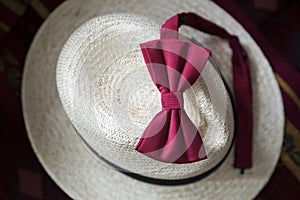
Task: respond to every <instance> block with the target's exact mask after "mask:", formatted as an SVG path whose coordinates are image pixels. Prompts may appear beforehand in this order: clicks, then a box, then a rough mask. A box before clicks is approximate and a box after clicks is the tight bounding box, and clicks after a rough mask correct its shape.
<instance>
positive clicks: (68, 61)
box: [22, 0, 284, 199]
mask: <svg viewBox="0 0 300 200" xmlns="http://www.w3.org/2000/svg"><path fill="white" fill-rule="evenodd" d="M183 7H184V10H185V11H186V10H188V11H193V12H196V13H199V14H200V15H202V16H205V17H206V18H208V19H210V20H211V21H214V22H215V23H217V24H219V25H221V26H223V27H226V29H227V30H228V31H229V32H231V33H235V34H237V35H238V36H239V38H240V40H241V41H242V43H243V45H244V46H245V47H246V50H247V52H248V54H249V57H250V59H251V67H252V68H251V70H252V71H251V76H252V88H253V108H254V138H253V167H252V168H251V169H250V170H247V171H246V173H245V174H244V175H241V174H240V173H239V171H238V170H237V169H235V168H233V152H232V151H231V144H232V140H233V126H234V120H233V111H232V107H231V102H230V99H229V96H228V93H227V91H226V88H225V86H224V84H223V82H222V79H221V77H220V76H219V74H218V72H217V71H216V70H215V69H214V68H213V67H211V64H212V63H211V62H208V63H207V64H206V66H205V67H204V68H203V71H202V72H201V77H199V79H198V80H197V81H196V83H195V84H194V85H193V86H192V87H191V88H190V89H189V90H187V91H186V92H185V94H184V104H185V105H184V109H185V110H186V112H187V114H188V115H189V117H190V119H191V120H192V122H193V123H194V124H195V126H196V127H197V128H198V130H199V132H200V133H201V136H202V139H203V142H204V144H205V149H206V152H207V157H208V158H207V159H206V160H202V161H198V162H193V163H187V164H173V163H163V162H160V161H157V160H155V159H152V158H149V157H147V156H144V155H143V154H141V153H139V152H137V151H135V149H134V148H135V146H136V144H137V142H138V139H139V138H140V136H141V134H142V132H143V130H144V129H145V127H146V126H147V124H148V123H149V122H150V121H151V119H152V117H153V116H154V115H155V114H156V113H157V112H158V111H159V110H160V109H161V107H160V98H159V93H158V91H157V89H156V88H155V86H154V84H153V83H152V81H151V79H150V76H149V73H148V72H147V68H146V66H145V64H144V61H143V58H142V54H141V52H140V48H139V46H138V45H139V44H140V43H142V42H147V41H150V40H154V39H158V38H159V28H160V25H161V24H162V23H163V22H164V21H165V20H166V19H168V18H169V17H170V16H172V15H174V14H175V13H178V12H182V11H184V10H183ZM143 8H147V9H146V10H143ZM128 10H130V12H131V14H128V13H127V14H111V13H120V12H126V11H128ZM107 14H109V15H107ZM136 14H139V15H136ZM142 15H143V16H142ZM95 17H96V18H95ZM61 19H63V20H61ZM182 33H184V34H185V35H187V36H190V37H193V38H197V40H199V41H201V43H202V44H203V45H204V46H206V47H208V48H209V49H211V50H212V51H213V55H214V59H215V61H216V62H217V63H218V64H219V67H220V68H221V71H222V74H223V75H224V76H225V79H226V82H228V83H229V86H230V87H231V82H232V81H231V80H232V75H231V61H230V57H231V51H230V49H229V47H228V44H227V42H226V41H224V40H221V39H219V38H217V37H213V36H209V35H206V34H203V33H196V31H194V30H192V29H188V28H185V29H182ZM22 87H23V88H22V102H23V111H24V118H25V123H26V127H27V131H28V136H29V138H30V141H31V144H32V146H33V149H34V151H35V153H36V155H37V156H38V158H39V160H40V162H41V163H42V165H43V166H44V168H45V169H46V171H47V172H48V173H49V175H50V176H51V177H52V178H53V179H54V181H55V182H56V183H57V184H58V185H59V186H60V187H61V188H62V189H63V190H64V191H65V192H66V193H67V194H68V195H70V196H71V197H72V198H74V199H180V198H182V199H199V198H204V199H217V198H226V197H227V198H229V197H230V199H235V198H236V199H250V198H253V197H255V195H256V194H257V193H258V192H259V191H260V190H261V189H262V188H263V186H264V185H265V184H266V183H267V181H268V180H269V178H270V176H271V174H272V172H273V170H274V167H275V165H276V162H277V160H278V157H279V153H280V149H281V144H282V136H283V121H284V120H283V117H284V115H283V107H282V102H281V97H280V92H279V88H278V85H277V83H276V80H275V78H274V75H273V73H272V71H271V68H270V66H269V63H268V62H267V60H266V58H265V57H264V56H263V54H262V52H261V50H260V49H259V47H258V46H257V45H256V44H255V42H254V41H253V40H252V39H251V37H250V36H249V35H248V34H247V33H246V31H245V30H244V29H243V28H242V27H241V26H240V25H239V24H238V23H237V22H236V21H235V20H234V19H232V18H231V17H230V16H229V15H228V14H227V13H225V12H224V11H223V10H222V9H220V8H219V7H217V6H216V5H215V4H213V3H212V2H210V1H199V2H197V3H196V2H193V3H192V2H189V3H184V4H182V3H179V2H172V3H171V1H157V2H154V1H143V2H135V1H131V2H126V3H124V2H122V1H108V2H101V1H96V0H95V1H90V2H88V3H85V4H82V2H78V1H67V2H65V3H63V4H62V5H61V6H60V7H59V8H58V9H56V10H55V11H54V12H53V13H52V14H51V15H50V16H49V18H48V19H47V20H46V21H45V23H44V24H43V25H42V27H41V29H40V30H39V31H38V33H37V35H36V37H35V39H34V41H33V43H32V46H31V48H30V51H29V53H28V56H27V59H26V66H25V71H24V78H23V86H22ZM212 169H213V170H212ZM206 172H209V173H208V175H207V176H204V175H203V177H201V179H200V178H199V180H197V181H193V182H192V181H191V182H190V183H188V184H179V185H176V184H173V185H172V181H175V182H176V180H188V179H193V177H197V176H199V175H200V176H201V175H202V174H206ZM132 173H135V174H137V175H138V176H136V177H135V176H132ZM148 179H150V180H156V179H159V180H165V182H164V184H163V185H162V184H155V183H153V181H152V183H149V181H147V180H148ZM150 182H151V181H150ZM154 182H155V181H154ZM169 182H170V183H171V184H170V185H168V183H169Z"/></svg>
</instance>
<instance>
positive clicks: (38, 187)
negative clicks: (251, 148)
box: [0, 0, 300, 200]
mask: <svg viewBox="0 0 300 200" xmlns="http://www.w3.org/2000/svg"><path fill="white" fill-rule="evenodd" d="M62 1H63V0H51V1H49V0H0V156H1V160H2V161H1V165H0V199H1V200H2V199H3V200H5V199H20V200H22V199H29V200H37V199H57V200H60V199H61V200H65V199H69V197H68V196H67V195H66V194H65V193H64V192H63V191H61V189H60V188H59V187H58V186H57V185H56V184H55V183H54V182H53V181H52V180H51V179H50V178H49V176H48V175H47V174H46V172H45V171H44V169H43V168H42V167H41V165H40V163H39V162H38V160H37V158H36V157H35V155H34V153H33V151H32V149H31V146H30V143H29V141H28V138H27V134H26V130H25V126H24V122H23V116H22V107H21V99H20V95H21V94H20V88H21V79H22V71H23V67H24V61H25V57H26V53H27V51H28V48H29V46H30V43H31V41H32V39H33V37H34V35H35V33H36V31H37V30H38V28H39V27H40V25H41V24H42V23H43V21H44V20H45V19H46V18H47V16H48V15H49V13H50V12H51V11H53V10H54V9H55V8H56V7H57V6H58V5H59V4H60V3H61V2H62ZM215 2H217V3H218V4H219V5H220V6H222V7H223V8H224V9H225V10H227V11H228V12H229V13H231V14H232V15H233V16H234V17H235V18H236V19H237V20H238V21H240V23H241V24H242V25H243V26H244V27H245V28H246V29H247V30H248V31H249V33H250V34H251V35H252V36H253V37H254V38H255V39H256V41H257V42H258V44H259V45H260V46H261V48H262V49H263V50H264V52H265V54H266V56H267V57H268V58H269V59H270V61H271V59H272V62H274V63H277V64H278V63H282V66H281V67H277V68H274V71H275V72H276V76H277V79H278V81H279V84H280V86H281V90H282V92H283V95H284V96H285V99H286V100H285V101H286V102H285V103H287V104H288V105H291V106H290V107H288V108H287V109H286V117H287V120H286V129H285V144H284V147H283V150H282V156H281V160H280V161H279V163H278V165H277V167H276V170H275V173H274V175H273V176H272V178H271V180H270V182H269V183H268V185H267V186H266V187H265V188H264V190H263V191H262V192H261V193H260V194H259V195H258V197H257V199H299V196H300V190H299V188H300V182H299V181H300V132H299V130H300V116H299V115H298V113H299V112H300V101H299V95H300V91H299V89H300V88H296V87H295V83H296V81H297V79H299V77H300V75H299V70H300V55H299V52H300V24H299V20H300V12H299V10H300V1H299V0H254V1H253V0H236V1H232V0H227V1H222V0H215ZM265 38H267V39H265ZM270 44H271V45H272V46H271V45H270ZM277 52H279V54H277ZM285 60H286V61H288V63H287V62H286V61H285ZM272 62H271V64H272ZM290 64H291V65H292V66H293V67H294V68H293V69H292V70H289V68H288V66H289V65H290ZM277 66H278V65H277ZM290 74H294V75H293V76H290ZM298 81H299V80H298ZM289 101H290V102H289ZM293 111H295V112H293ZM297 179H298V180H297Z"/></svg>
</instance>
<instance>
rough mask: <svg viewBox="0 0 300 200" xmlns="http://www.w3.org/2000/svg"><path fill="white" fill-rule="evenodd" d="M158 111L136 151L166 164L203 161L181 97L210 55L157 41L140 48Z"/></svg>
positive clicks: (194, 47)
mask: <svg viewBox="0 0 300 200" xmlns="http://www.w3.org/2000/svg"><path fill="white" fill-rule="evenodd" d="M140 46H141V49H142V54H143V57H144V60H145V63H146V65H147V68H148V71H149V73H150V76H151V78H152V81H153V82H154V84H155V85H156V87H157V88H158V90H159V92H160V93H161V103H162V111H160V112H159V113H158V114H157V115H156V116H155V117H154V118H153V119H152V121H151V122H150V124H149V125H148V126H147V128H146V129H145V131H144V133H143V135H142V137H141V138H140V140H139V142H138V144H137V146H136V150H137V151H139V152H141V153H143V154H144V155H146V156H149V157H151V158H154V159H156V160H159V161H162V162H167V163H190V162H195V161H199V160H202V159H205V158H206V157H207V156H206V153H205V149H204V146H203V142H202V139H201V136H200V134H199V132H198V130H197V128H196V127H195V126H194V124H193V123H192V121H191V120H190V119H189V117H188V115H187V114H186V112H185V110H184V101H183V93H184V91H185V90H186V89H188V88H189V87H191V86H192V85H193V84H194V83H195V81H196V80H197V78H198V77H199V75H200V73H201V71H202V69H203V67H204V65H205V63H206V61H207V59H208V57H209V55H210V51H209V50H207V49H205V48H203V47H200V46H198V45H195V44H193V43H191V42H188V41H183V40H177V39H160V40H154V41H150V42H146V43H143V44H141V45H140Z"/></svg>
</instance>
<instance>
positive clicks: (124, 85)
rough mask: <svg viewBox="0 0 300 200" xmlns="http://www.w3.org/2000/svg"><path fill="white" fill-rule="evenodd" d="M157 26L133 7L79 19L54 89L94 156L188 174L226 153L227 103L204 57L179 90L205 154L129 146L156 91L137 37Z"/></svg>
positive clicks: (151, 171)
mask: <svg viewBox="0 0 300 200" xmlns="http://www.w3.org/2000/svg"><path fill="white" fill-rule="evenodd" d="M159 34H160V33H159V25H158V24H157V23H156V22H154V21H152V20H150V19H148V18H145V17H141V16H137V15H132V14H113V15H105V16H101V17H97V18H94V19H92V20H90V21H88V22H86V23H85V24H83V25H81V26H80V27H79V28H78V29H77V30H76V31H75V32H74V33H73V34H72V35H71V36H70V37H69V39H68V40H67V42H66V43H65V45H64V47H63V49H62V51H61V54H60V56H59V60H58V63H57V71H56V73H57V74H56V76H57V87H58V92H59V96H60V99H61V101H62V104H63V107H64V109H65V111H66V113H67V114H68V116H69V118H70V121H71V123H72V124H73V125H74V127H75V129H76V130H77V132H78V135H79V136H80V137H81V138H82V140H83V141H84V142H85V145H86V146H87V147H88V149H89V150H91V151H92V152H93V154H95V155H96V156H97V157H98V158H99V159H100V160H102V161H103V159H104V160H106V161H108V162H109V163H112V164H113V165H114V166H117V167H118V169H121V170H126V171H129V172H134V173H137V174H140V175H143V176H147V177H151V178H162V179H182V178H189V177H193V176H196V175H199V174H201V173H204V172H206V171H208V170H209V169H211V168H212V167H214V166H215V165H216V164H218V163H219V162H220V161H221V160H222V159H223V158H224V156H225V154H226V153H227V151H228V149H229V147H230V145H231V141H232V138H233V114H232V108H231V103H230V100H229V96H228V94H227V92H226V89H225V86H224V84H223V82H222V79H221V77H220V76H219V74H218V73H217V71H216V70H215V69H214V68H213V67H212V66H211V65H212V63H210V62H208V63H207V64H206V66H205V67H204V68H203V71H202V72H201V75H200V77H199V78H198V79H197V80H196V82H195V83H194V85H193V86H192V87H191V88H189V89H187V90H186V91H185V92H184V94H183V102H184V109H185V111H186V113H187V115H188V116H189V117H190V119H191V121H192V122H193V123H194V125H195V126H196V128H197V129H198V130H199V132H200V133H201V136H202V139H203V142H204V144H205V148H206V152H207V157H208V159H206V160H204V161H199V162H195V163H189V164H183V165H178V164H172V163H162V162H160V161H157V160H154V159H152V158H149V157H147V156H144V155H142V154H140V153H138V152H136V151H135V146H136V144H137V142H138V139H139V138H140V136H141V135H142V133H143V130H144V129H145V128H146V126H147V124H148V123H149V122H150V120H151V119H152V118H153V116H154V115H155V114H156V113H157V112H159V111H160V110H161V102H160V93H159V91H158V90H157V89H156V88H155V86H154V85H153V82H152V81H151V78H150V76H149V73H148V71H147V67H146V65H145V63H144V60H143V58H142V53H141V50H140V47H139V44H140V43H143V42H147V41H150V40H154V39H158V38H159V36H160V35H159ZM74 137H75V136H74Z"/></svg>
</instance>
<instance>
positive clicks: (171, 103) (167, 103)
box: [161, 92, 183, 110]
mask: <svg viewBox="0 0 300 200" xmlns="http://www.w3.org/2000/svg"><path fill="white" fill-rule="evenodd" d="M161 104H162V109H163V110H171V109H180V108H183V93H182V92H164V93H161Z"/></svg>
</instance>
